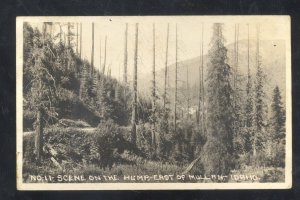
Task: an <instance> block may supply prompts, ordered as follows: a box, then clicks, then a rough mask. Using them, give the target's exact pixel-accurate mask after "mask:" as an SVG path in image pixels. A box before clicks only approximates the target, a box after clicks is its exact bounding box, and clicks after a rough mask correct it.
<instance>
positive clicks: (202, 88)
mask: <svg viewBox="0 0 300 200" xmlns="http://www.w3.org/2000/svg"><path fill="white" fill-rule="evenodd" d="M203 35H204V25H203V24H202V34H201V102H202V106H201V112H202V113H201V121H202V133H203V134H204V133H205V130H206V123H205V121H206V120H205V108H204V102H205V91H204V63H203V62H204V56H203V42H204V41H203Z"/></svg>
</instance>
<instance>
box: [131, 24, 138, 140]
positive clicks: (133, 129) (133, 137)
mask: <svg viewBox="0 0 300 200" xmlns="http://www.w3.org/2000/svg"><path fill="white" fill-rule="evenodd" d="M135 26H136V30H135V50H134V68H133V103H132V119H131V126H132V127H131V142H132V144H133V145H134V146H136V124H137V64H138V63H137V55H138V31H139V25H138V23H137V24H136V25H135Z"/></svg>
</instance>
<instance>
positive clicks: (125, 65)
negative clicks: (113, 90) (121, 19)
mask: <svg viewBox="0 0 300 200" xmlns="http://www.w3.org/2000/svg"><path fill="white" fill-rule="evenodd" d="M127 37H128V23H126V28H125V46H124V74H123V81H124V83H125V85H127V59H128V51H127Z"/></svg>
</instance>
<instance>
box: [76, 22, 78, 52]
mask: <svg viewBox="0 0 300 200" xmlns="http://www.w3.org/2000/svg"><path fill="white" fill-rule="evenodd" d="M76 54H77V55H78V23H76Z"/></svg>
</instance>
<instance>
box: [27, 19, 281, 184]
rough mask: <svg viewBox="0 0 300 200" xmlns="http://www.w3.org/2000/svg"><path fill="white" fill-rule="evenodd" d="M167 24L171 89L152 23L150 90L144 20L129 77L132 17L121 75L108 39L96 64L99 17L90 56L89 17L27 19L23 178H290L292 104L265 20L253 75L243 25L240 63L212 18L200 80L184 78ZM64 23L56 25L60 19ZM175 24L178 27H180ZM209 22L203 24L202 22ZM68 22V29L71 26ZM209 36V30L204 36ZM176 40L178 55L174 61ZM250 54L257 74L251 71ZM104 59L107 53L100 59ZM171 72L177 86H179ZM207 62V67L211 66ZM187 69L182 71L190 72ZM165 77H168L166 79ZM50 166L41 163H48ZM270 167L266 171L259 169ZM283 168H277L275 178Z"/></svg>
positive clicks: (125, 29)
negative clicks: (288, 115) (277, 78)
mask: <svg viewBox="0 0 300 200" xmlns="http://www.w3.org/2000/svg"><path fill="white" fill-rule="evenodd" d="M170 25H171V24H166V29H167V35H166V47H165V55H164V57H165V66H164V72H163V79H162V80H160V81H162V85H163V89H162V91H161V90H159V91H158V89H157V88H158V86H157V85H158V83H157V82H158V78H157V76H156V67H157V66H156V54H155V51H156V40H155V38H156V37H155V34H156V29H155V24H153V27H152V30H153V41H151V45H152V48H153V54H151V55H148V56H149V57H151V58H153V59H152V74H151V83H149V85H150V88H151V91H150V92H149V94H141V93H140V92H139V91H138V87H137V85H138V84H139V81H138V78H137V76H138V71H137V69H138V68H139V63H138V59H137V58H138V54H139V51H138V50H139V42H138V38H139V24H135V29H134V34H135V40H134V41H132V42H134V57H133V59H134V66H133V69H134V72H133V76H132V79H133V80H132V81H131V80H130V81H129V80H128V73H127V71H128V69H127V68H128V59H131V58H128V53H127V45H128V43H129V42H131V41H127V40H128V37H127V36H128V24H124V44H125V45H124V46H122V45H121V47H120V48H124V66H123V75H122V80H120V79H116V78H114V77H113V76H112V75H111V67H113V66H111V65H109V64H107V61H106V46H107V38H106V37H105V40H104V44H105V45H104V49H101V50H100V54H103V55H100V69H96V68H95V64H94V62H95V59H96V58H97V59H99V57H98V56H95V53H94V48H95V44H94V37H95V34H94V23H91V26H92V32H91V35H92V46H91V50H92V51H91V52H92V53H91V59H90V60H89V61H88V60H86V59H83V58H82V57H83V56H82V43H84V42H85V41H83V38H82V24H81V23H52V22H45V23H43V24H42V28H41V29H38V28H36V27H34V26H32V25H30V24H29V23H24V26H23V110H24V112H23V115H24V116H23V126H24V127H23V130H24V142H23V172H24V174H23V179H24V181H28V175H29V174H34V173H38V174H47V173H54V174H55V173H64V174H70V173H74V174H78V173H86V174H97V173H103V174H134V173H138V174H170V173H174V174H188V173H190V174H207V175H211V174H215V175H228V174H233V173H235V172H236V171H244V172H245V173H248V172H250V171H251V170H252V171H255V170H256V172H257V173H258V172H259V173H258V174H259V176H260V178H261V179H260V181H262V182H266V181H269V182H276V181H284V167H285V105H284V101H283V99H282V94H281V91H280V89H279V87H278V86H275V87H274V88H273V91H272V98H271V99H269V98H267V95H266V93H267V91H266V76H267V75H266V73H265V72H264V61H263V60H262V59H261V56H260V40H259V34H260V28H259V26H258V25H257V27H255V28H256V32H257V34H256V36H257V41H256V55H250V54H249V26H248V51H247V52H246V53H247V55H246V56H247V59H248V62H247V66H243V67H246V68H247V69H248V71H247V73H244V72H242V71H240V70H239V67H241V66H240V63H239V56H240V54H241V53H240V52H239V34H238V33H239V25H238V24H237V25H236V26H235V43H234V45H235V46H234V56H233V57H234V61H231V65H229V62H228V55H227V54H228V49H227V47H226V45H225V38H224V34H223V30H224V27H223V26H224V25H223V24H220V23H215V24H213V26H212V27H213V28H212V30H205V31H207V32H210V34H211V35H212V36H211V42H210V47H209V51H208V55H207V56H206V57H205V59H207V60H206V61H205V63H206V65H204V55H203V54H204V53H203V34H205V33H204V28H203V25H202V44H200V45H199V46H200V62H199V67H198V70H197V71H196V72H194V73H196V74H197V76H198V79H199V84H198V85H195V86H193V87H191V85H190V84H189V66H185V70H186V72H187V73H186V77H185V82H184V84H180V85H178V84H177V83H178V77H177V75H178V65H177V63H178V60H177V58H178V57H177V54H178V52H177V49H178V48H179V47H178V40H177V37H178V36H177V29H178V28H180V27H177V25H176V29H175V30H176V40H175V41H169V27H170ZM54 26H56V27H59V30H60V31H58V32H57V33H55V32H54V31H52V30H53V27H54ZM172 26H173V25H172ZM199 26H201V24H200V25H199ZM65 30H67V31H65ZM200 36H201V35H200ZM170 42H174V43H175V49H174V50H175V51H176V56H175V59H176V60H175V62H174V65H172V69H170V68H171V65H170V63H169V61H168V52H169V51H170V49H169V43H170ZM250 56H252V57H254V59H255V69H256V72H255V73H250V62H249V60H250V59H253V58H250ZM101 58H104V59H103V60H101ZM170 70H172V71H174V72H175V73H174V77H172V79H171V80H174V84H172V86H170V84H169V83H168V82H169V76H170ZM204 70H205V71H207V73H204ZM182 76H184V75H183V74H181V77H182ZM159 84H161V83H159ZM41 166H42V168H41ZM260 172H261V173H260ZM274 174H277V175H276V176H274Z"/></svg>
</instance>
